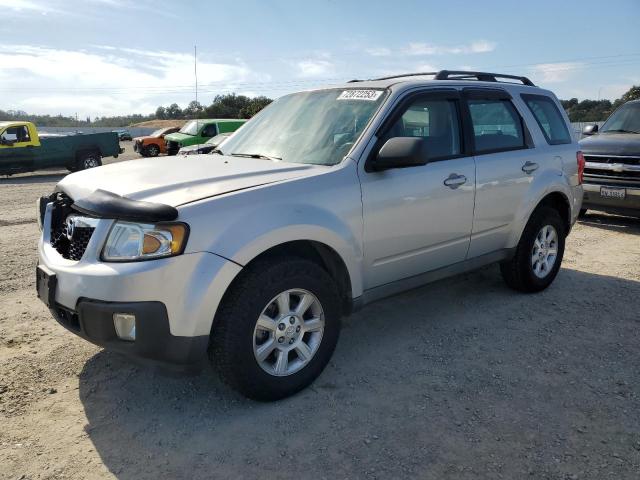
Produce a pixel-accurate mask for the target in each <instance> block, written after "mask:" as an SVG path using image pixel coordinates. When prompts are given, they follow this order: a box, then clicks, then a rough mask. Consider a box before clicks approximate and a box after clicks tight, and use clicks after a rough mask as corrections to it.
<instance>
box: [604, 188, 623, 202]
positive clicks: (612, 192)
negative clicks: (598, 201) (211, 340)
mask: <svg viewBox="0 0 640 480" xmlns="http://www.w3.org/2000/svg"><path fill="white" fill-rule="evenodd" d="M600 196H601V197H604V198H618V199H621V200H624V197H626V196H627V190H626V189H624V188H612V187H600Z"/></svg>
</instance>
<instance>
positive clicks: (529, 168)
mask: <svg viewBox="0 0 640 480" xmlns="http://www.w3.org/2000/svg"><path fill="white" fill-rule="evenodd" d="M538 167H539V165H538V164H537V163H533V162H527V163H525V164H524V165H523V166H522V171H523V172H524V173H533V172H535V171H536V170H537V169H538Z"/></svg>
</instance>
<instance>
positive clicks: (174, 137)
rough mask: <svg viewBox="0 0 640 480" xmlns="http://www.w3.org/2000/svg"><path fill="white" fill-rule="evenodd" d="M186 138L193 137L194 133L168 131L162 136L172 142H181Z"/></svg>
mask: <svg viewBox="0 0 640 480" xmlns="http://www.w3.org/2000/svg"><path fill="white" fill-rule="evenodd" d="M188 138H194V135H187V134H186V133H180V132H175V133H170V134H168V135H165V136H164V139H165V140H170V141H172V142H181V141H182V140H186V139H188Z"/></svg>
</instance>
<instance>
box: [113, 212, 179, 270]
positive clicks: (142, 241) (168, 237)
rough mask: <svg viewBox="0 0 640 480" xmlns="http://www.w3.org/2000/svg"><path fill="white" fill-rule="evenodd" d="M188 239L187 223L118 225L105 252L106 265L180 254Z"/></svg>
mask: <svg viewBox="0 0 640 480" xmlns="http://www.w3.org/2000/svg"><path fill="white" fill-rule="evenodd" d="M188 236H189V227H188V226H187V225H186V224H185V223H158V224H156V225H153V224H146V223H130V222H115V223H114V224H113V226H112V227H111V231H110V232H109V236H108V237H107V242H106V243H105V245H104V249H103V250H102V259H103V260H105V261H107V262H130V261H137V260H152V259H154V258H163V257H171V256H174V255H180V254H181V253H182V252H183V251H184V247H185V245H186V244H187V237H188Z"/></svg>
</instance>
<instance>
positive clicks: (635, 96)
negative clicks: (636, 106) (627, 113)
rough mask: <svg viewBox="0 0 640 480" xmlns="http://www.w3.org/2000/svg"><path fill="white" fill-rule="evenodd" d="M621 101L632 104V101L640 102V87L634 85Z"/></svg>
mask: <svg viewBox="0 0 640 480" xmlns="http://www.w3.org/2000/svg"><path fill="white" fill-rule="evenodd" d="M620 100H622V101H623V102H630V101H631V100H640V85H634V86H633V87H631V88H630V89H629V90H628V91H627V92H626V93H625V94H624V95H622V97H620Z"/></svg>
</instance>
